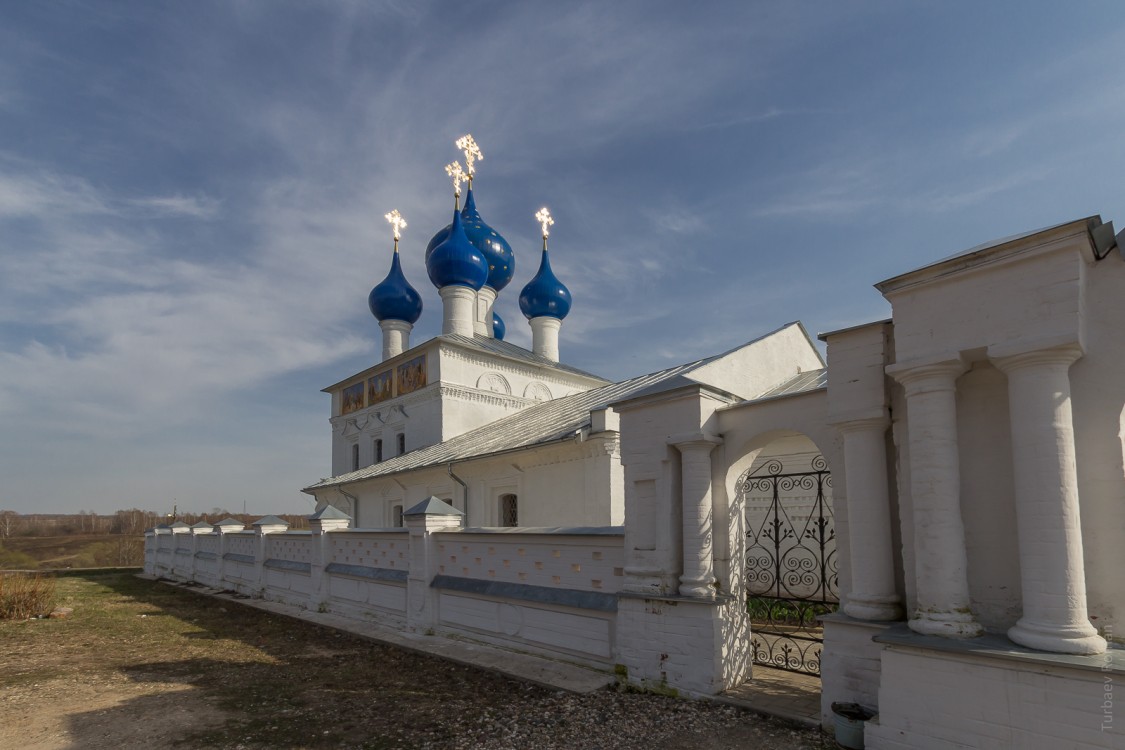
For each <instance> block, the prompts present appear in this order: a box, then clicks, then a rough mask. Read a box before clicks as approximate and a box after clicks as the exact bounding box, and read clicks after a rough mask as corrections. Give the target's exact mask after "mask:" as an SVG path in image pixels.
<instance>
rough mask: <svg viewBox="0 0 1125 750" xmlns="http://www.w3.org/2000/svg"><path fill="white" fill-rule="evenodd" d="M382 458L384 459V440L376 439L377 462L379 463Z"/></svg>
mask: <svg viewBox="0 0 1125 750" xmlns="http://www.w3.org/2000/svg"><path fill="white" fill-rule="evenodd" d="M382 460H383V441H382V440H376V441H375V463H379V462H380V461H382Z"/></svg>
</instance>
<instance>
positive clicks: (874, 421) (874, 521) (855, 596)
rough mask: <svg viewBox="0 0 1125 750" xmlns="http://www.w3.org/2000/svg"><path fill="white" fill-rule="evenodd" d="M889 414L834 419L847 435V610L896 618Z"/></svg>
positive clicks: (859, 614) (898, 613)
mask: <svg viewBox="0 0 1125 750" xmlns="http://www.w3.org/2000/svg"><path fill="white" fill-rule="evenodd" d="M889 424H890V420H889V419H887V417H886V416H881V417H873V418H868V419H854V420H850V421H848V422H840V423H837V424H836V425H835V427H836V429H838V430H839V431H840V434H841V435H843V436H844V475H845V477H846V480H847V498H848V529H849V536H850V543H849V547H848V550H849V552H850V553H851V570H852V591H851V593H850V594H849V595H848V601H847V604H846V605H845V606H844V612H846V613H847V614H848V615H850V616H851V617H855V618H857V619H860V620H875V621H882V620H897V619H898V618H899V617H900V616H901V615H902V606H901V604H900V599H899V596H898V594H897V593H896V592H895V574H894V551H893V550H892V549H891V500H890V491H889V490H888V488H887V445H886V432H887V426H888V425H889Z"/></svg>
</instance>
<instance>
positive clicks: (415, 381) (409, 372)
mask: <svg viewBox="0 0 1125 750" xmlns="http://www.w3.org/2000/svg"><path fill="white" fill-rule="evenodd" d="M397 378H398V395H400V396H402V395H403V394H406V393H411V392H413V391H416V390H418V389H419V388H423V387H425V385H426V355H424V354H423V355H422V356H421V357H415V358H414V359H412V360H410V361H409V362H403V363H402V364H401V365H399V366H398V370H397Z"/></svg>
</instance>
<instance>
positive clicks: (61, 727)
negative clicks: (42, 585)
mask: <svg viewBox="0 0 1125 750" xmlns="http://www.w3.org/2000/svg"><path fill="white" fill-rule="evenodd" d="M58 595H59V599H60V603H62V604H66V605H67V606H71V607H74V614H73V615H72V617H71V618H69V619H66V620H37V621H31V622H23V623H11V622H8V623H0V652H2V653H3V654H4V660H3V670H2V671H0V715H3V717H4V720H3V721H2V722H0V747H4V748H7V747H13V748H15V747H20V748H37V749H42V750H47V749H48V748H50V749H52V750H54V749H61V748H83V749H86V748H91V749H93V750H102V749H104V750H121V749H122V748H134V747H145V748H155V747H182V748H212V747H214V748H305V747H308V748H320V747H355V748H474V749H476V748H480V749H481V750H499V749H500V748H536V750H539V749H540V748H542V749H544V750H546V749H549V748H568V749H571V748H573V749H579V750H580V749H582V748H637V749H638V750H640V749H643V750H653V748H657V747H659V748H670V749H672V750H688V749H689V748H705V749H706V748H710V749H711V750H726V749H727V748H731V749H733V748H736V747H737V748H748V747H749V748H755V750H779V749H780V748H827V747H830V746H831V745H830V743H829V742H828V741H827V740H825V739H824V738H823V737H822V736H821V735H819V734H818V733H817V732H814V731H807V730H794V729H791V728H789V727H786V726H784V725H781V724H778V723H775V722H772V721H769V720H765V719H761V718H759V717H756V716H754V715H752V714H747V713H744V712H741V711H739V710H737V709H734V708H731V707H729V706H720V705H716V704H711V703H704V702H693V701H682V700H675V699H670V698H663V697H659V696H654V695H647V694H640V693H632V692H617V691H612V690H606V691H603V692H599V693H594V694H590V695H574V694H569V693H560V692H556V691H551V690H546V689H543V688H540V687H535V686H532V685H527V684H523V683H520V682H516V681H514V680H510V679H508V678H505V677H502V676H500V675H497V674H493V673H490V672H483V671H479V670H476V669H473V668H470V667H465V666H460V665H456V664H451V663H449V662H445V661H442V660H439V659H435V658H432V657H427V656H424V655H420V654H416V653H408V652H405V651H400V650H398V649H394V648H390V647H385V646H381V645H378V644H374V643H371V642H370V641H367V640H363V639H360V638H356V637H352V636H349V635H345V634H341V633H338V632H336V631H332V630H327V629H324V628H320V627H317V626H314V625H309V624H306V623H303V622H295V621H293V620H291V619H288V618H282V617H277V616H274V615H271V614H269V613H265V612H261V611H259V610H255V609H252V608H249V607H242V606H239V605H237V604H232V603H230V602H216V601H215V600H213V599H208V598H204V597H200V596H196V595H194V594H192V593H190V592H187V591H183V590H181V589H177V588H173V587H169V586H163V585H161V584H158V583H152V582H148V581H143V580H140V579H137V578H135V577H132V576H128V575H114V576H102V577H100V578H90V579H80V578H69V579H68V578H60V579H59V589H58Z"/></svg>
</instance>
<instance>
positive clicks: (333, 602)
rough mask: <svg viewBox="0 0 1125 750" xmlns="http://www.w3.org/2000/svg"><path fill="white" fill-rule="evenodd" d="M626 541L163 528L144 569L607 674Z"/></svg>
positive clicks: (521, 533)
mask: <svg viewBox="0 0 1125 750" xmlns="http://www.w3.org/2000/svg"><path fill="white" fill-rule="evenodd" d="M622 540H623V532H622V531H621V529H620V528H614V527H606V528H585V529H574V530H568V529H565V528H564V529H560V528H551V529H535V528H530V529H528V528H522V529H468V530H460V529H455V528H454V529H449V530H445V531H440V532H431V533H427V534H423V535H421V536H415V535H414V534H411V533H408V530H407V529H405V528H403V529H344V528H341V529H332V530H329V531H325V532H323V533H316V532H308V531H277V532H274V533H259V532H257V531H239V532H233V533H228V534H225V535H220V534H219V533H218V532H212V533H206V534H191V533H169V532H166V531H162V532H159V533H156V532H149V533H148V534H146V536H145V560H146V563H145V572H146V573H148V574H150V575H156V576H161V577H166V578H170V579H174V580H185V581H188V580H194V581H197V582H199V583H203V584H205V585H207V586H210V587H213V588H216V589H223V590H232V591H235V592H237V593H240V594H244V595H247V596H252V597H256V598H262V599H267V600H270V601H277V602H283V603H285V604H289V605H293V606H296V607H300V608H303V609H310V610H316V611H321V612H332V613H335V614H339V615H342V616H345V617H351V618H355V619H359V620H364V621H368V620H372V619H373V620H374V621H376V622H378V623H379V624H381V625H383V626H385V627H390V628H395V629H400V630H405V629H408V628H411V629H414V628H412V626H411V623H414V622H416V621H432V622H433V623H434V625H435V627H434V628H433V630H434V631H435V632H438V633H442V634H446V635H456V636H458V637H460V638H463V639H464V638H468V639H473V640H479V641H482V642H487V643H491V644H494V645H498V646H501V647H507V648H513V649H516V650H519V651H530V652H537V653H543V654H547V655H549V656H551V657H553V658H558V659H563V660H566V661H570V662H573V663H578V664H583V665H586V666H592V667H598V668H602V669H606V670H608V669H610V668H611V667H612V665H613V664H614V654H615V651H616V648H617V636H616V632H617V631H616V621H617V592H618V591H619V590H620V586H621V580H622V578H623V575H624V573H623V568H624V549H623V546H622ZM414 545H419V546H418V547H415V546H414ZM217 550H225V552H223V553H221V554H219V553H218V552H217ZM427 556H429V557H427ZM412 560H414V561H420V563H421V566H422V568H424V569H426V570H430V571H433V573H434V575H433V576H432V577H431V578H429V579H423V580H422V581H419V582H418V585H419V586H421V589H422V590H421V591H419V592H418V595H417V596H416V597H414V600H416V601H420V602H424V606H425V607H433V611H432V612H422V613H413V614H412V615H408V612H407V602H408V601H410V600H411V599H410V596H409V593H410V592H409V587H410V586H412V585H414V582H413V579H411V578H410V572H411V565H412ZM193 561H195V565H196V567H194V568H193ZM201 561H202V562H203V564H202V565H199V562H201ZM415 616H417V617H415Z"/></svg>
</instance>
